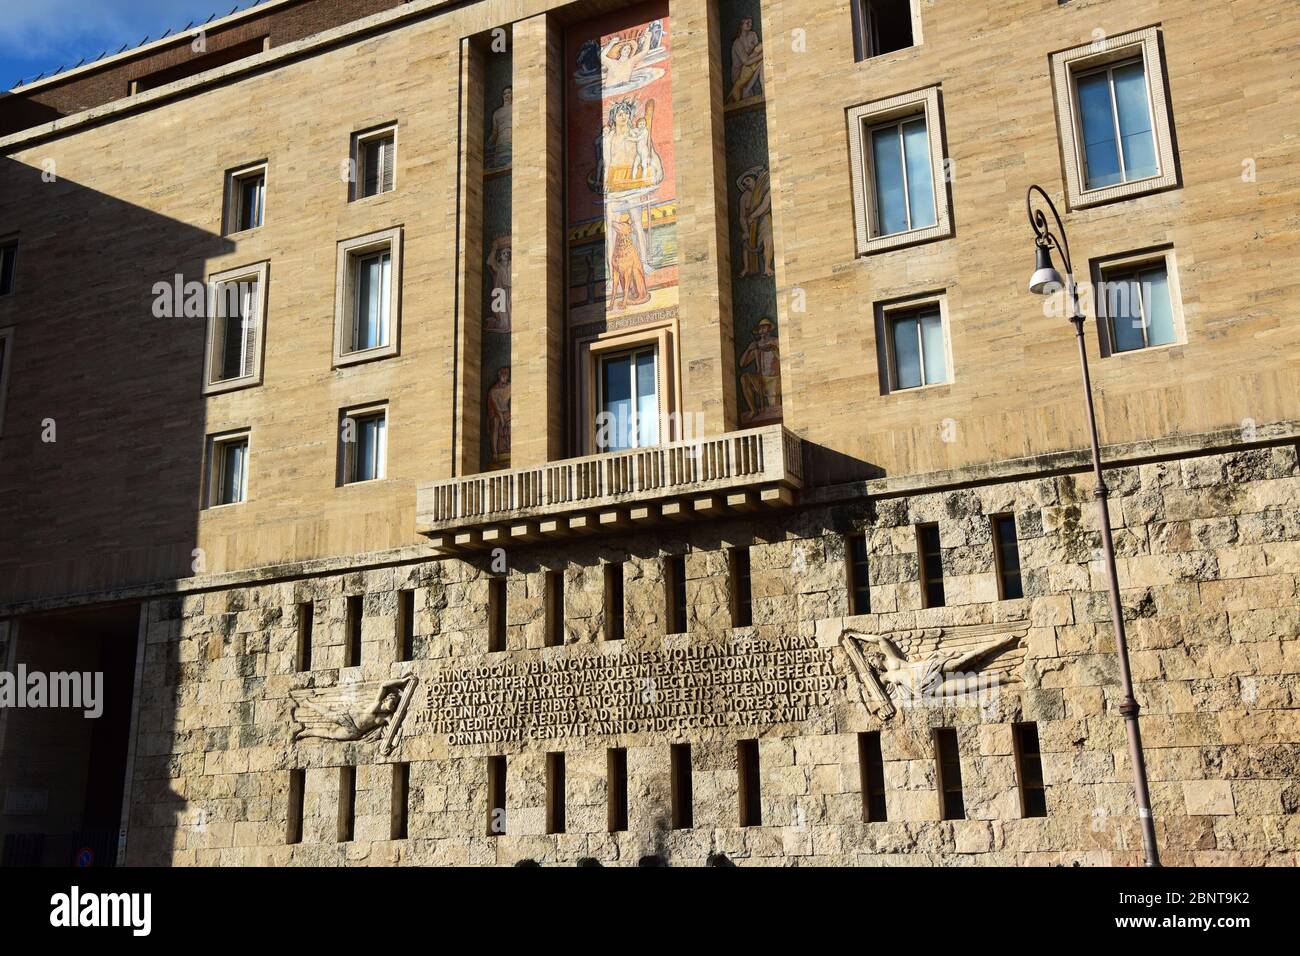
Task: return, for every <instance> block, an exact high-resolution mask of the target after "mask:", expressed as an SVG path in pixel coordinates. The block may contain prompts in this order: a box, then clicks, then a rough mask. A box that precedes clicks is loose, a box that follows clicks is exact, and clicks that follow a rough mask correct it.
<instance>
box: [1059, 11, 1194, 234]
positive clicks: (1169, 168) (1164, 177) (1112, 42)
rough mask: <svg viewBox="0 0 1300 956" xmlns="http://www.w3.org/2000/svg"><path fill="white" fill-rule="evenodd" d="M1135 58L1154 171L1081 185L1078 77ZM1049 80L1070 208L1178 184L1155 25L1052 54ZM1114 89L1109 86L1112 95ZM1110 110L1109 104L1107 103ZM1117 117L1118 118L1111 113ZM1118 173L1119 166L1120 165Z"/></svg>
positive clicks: (1084, 181) (1083, 179)
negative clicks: (1093, 186) (1147, 115)
mask: <svg viewBox="0 0 1300 956" xmlns="http://www.w3.org/2000/svg"><path fill="white" fill-rule="evenodd" d="M1139 59H1140V60H1141V61H1142V67H1143V74H1144V77H1145V79H1146V87H1147V101H1148V103H1147V105H1148V107H1149V109H1150V110H1151V134H1152V136H1153V137H1154V138H1155V152H1156V162H1157V164H1158V167H1159V168H1158V170H1157V172H1156V175H1154V176H1149V177H1147V178H1145V179H1134V180H1128V181H1126V182H1122V183H1116V184H1115V185H1112V186H1102V187H1099V188H1096V189H1088V188H1087V177H1086V167H1085V165H1084V154H1083V132H1082V130H1083V125H1082V123H1083V117H1082V115H1081V113H1080V110H1079V92H1078V80H1079V77H1080V76H1085V75H1087V74H1089V73H1093V72H1095V71H1097V70H1099V69H1103V68H1112V69H1113V68H1114V67H1116V66H1119V65H1121V64H1123V63H1128V62H1132V61H1134V60H1139ZM1051 61H1052V84H1053V87H1054V90H1055V97H1056V122H1057V127H1058V129H1059V131H1060V134H1061V138H1062V143H1061V158H1062V160H1063V162H1064V164H1065V188H1066V198H1067V202H1068V205H1069V208H1071V209H1084V208H1087V207H1089V206H1098V205H1101V204H1103V203H1108V202H1115V201H1117V200H1121V199H1129V198H1131V197H1133V196H1143V195H1146V194H1148V193H1154V192H1159V191H1161V190H1164V189H1172V188H1174V187H1176V186H1177V185H1178V164H1177V159H1176V157H1175V155H1174V145H1173V135H1172V122H1171V120H1170V113H1169V102H1168V99H1167V97H1166V96H1165V70H1164V59H1163V57H1162V56H1161V51H1160V31H1159V30H1158V29H1157V28H1156V27H1147V28H1145V29H1142V30H1134V31H1132V32H1130V33H1123V34H1119V35H1118V36H1113V37H1108V38H1106V39H1105V40H1101V41H1098V42H1096V43H1089V44H1086V45H1084V46H1078V47H1073V48H1071V49H1069V50H1063V51H1061V52H1059V53H1053V54H1052V57H1051ZM1113 95H1114V93H1113V90H1112V97H1113ZM1112 111H1114V106H1113V104H1112ZM1116 122H1118V117H1116ZM1120 172H1121V173H1123V166H1122V165H1121V167H1120Z"/></svg>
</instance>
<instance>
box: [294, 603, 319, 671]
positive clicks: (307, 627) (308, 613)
mask: <svg viewBox="0 0 1300 956" xmlns="http://www.w3.org/2000/svg"><path fill="white" fill-rule="evenodd" d="M315 615H316V605H315V604H313V603H312V602H311V601H303V602H301V603H300V604H299V605H298V655H297V662H296V664H297V666H296V669H297V670H299V671H309V670H311V637H312V625H313V624H314V623H315V622H314V620H313V619H314V618H315Z"/></svg>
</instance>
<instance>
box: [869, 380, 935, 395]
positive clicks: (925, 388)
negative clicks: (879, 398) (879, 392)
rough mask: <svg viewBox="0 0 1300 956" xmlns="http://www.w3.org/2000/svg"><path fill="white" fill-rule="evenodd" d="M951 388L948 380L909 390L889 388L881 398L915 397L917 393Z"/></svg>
mask: <svg viewBox="0 0 1300 956" xmlns="http://www.w3.org/2000/svg"><path fill="white" fill-rule="evenodd" d="M951 387H952V381H951V380H949V381H947V382H934V383H933V384H930V385H913V386H912V387H911V388H890V389H889V390H888V391H887V392H885V395H884V396H883V397H886V398H888V397H890V396H893V395H916V394H917V393H919V392H933V391H937V390H939V389H945V388H951Z"/></svg>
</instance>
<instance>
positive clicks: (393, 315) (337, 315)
mask: <svg viewBox="0 0 1300 956" xmlns="http://www.w3.org/2000/svg"><path fill="white" fill-rule="evenodd" d="M385 251H387V252H388V254H389V256H390V257H391V259H390V262H391V268H390V269H389V288H388V344H386V345H379V346H376V347H374V348H370V349H360V350H354V349H353V348H352V342H353V340H354V330H355V325H356V318H357V300H356V297H357V267H358V265H359V264H360V262H361V260H362V259H365V258H366V257H367V256H370V255H372V254H374V253H378V252H385ZM401 297H402V227H401V226H394V227H393V228H392V229H384V230H382V231H380V232H372V233H369V234H367V235H364V236H357V237H356V238H355V239H345V240H344V241H342V242H340V243H339V244H338V262H337V266H336V279H335V286H334V365H335V367H336V368H337V367H339V366H343V365H354V364H356V363H358V362H369V361H371V360H373V359H380V358H387V357H388V356H390V355H397V354H398V351H399V347H400V343H401V328H402V323H401V315H402V303H401Z"/></svg>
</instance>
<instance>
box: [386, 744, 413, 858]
mask: <svg viewBox="0 0 1300 956" xmlns="http://www.w3.org/2000/svg"><path fill="white" fill-rule="evenodd" d="M410 802H411V765H410V764H409V763H395V764H393V796H392V807H391V813H390V818H391V819H390V821H389V837H388V838H389V839H390V840H405V839H406V835H407V817H408V815H409V812H410Z"/></svg>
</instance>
